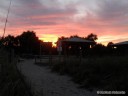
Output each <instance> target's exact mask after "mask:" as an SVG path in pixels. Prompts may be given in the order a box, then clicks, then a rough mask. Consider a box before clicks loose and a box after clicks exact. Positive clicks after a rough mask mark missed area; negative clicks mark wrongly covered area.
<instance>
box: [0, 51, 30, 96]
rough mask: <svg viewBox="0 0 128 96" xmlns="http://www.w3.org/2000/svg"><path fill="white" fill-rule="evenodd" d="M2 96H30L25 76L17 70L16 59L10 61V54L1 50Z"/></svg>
mask: <svg viewBox="0 0 128 96" xmlns="http://www.w3.org/2000/svg"><path fill="white" fill-rule="evenodd" d="M0 64H1V69H0V96H30V95H31V93H30V92H28V91H29V89H28V88H29V87H27V86H26V85H25V82H24V80H23V79H22V78H23V75H22V74H20V72H19V71H18V70H17V67H16V59H13V60H12V62H10V61H9V53H8V52H7V51H5V50H2V49H1V50H0Z"/></svg>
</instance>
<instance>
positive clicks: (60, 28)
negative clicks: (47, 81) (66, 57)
mask: <svg viewBox="0 0 128 96" xmlns="http://www.w3.org/2000/svg"><path fill="white" fill-rule="evenodd" d="M8 6H9V0H1V1H0V35H1V36H2V34H3V28H4V22H5V18H6V15H7V9H8ZM27 30H32V31H35V32H36V34H37V36H38V37H39V38H40V39H42V40H44V41H52V42H55V41H56V40H57V38H58V37H60V36H70V35H79V36H82V37H86V36H87V35H88V34H90V33H94V34H96V35H97V36H98V40H97V42H99V43H103V44H107V43H108V42H110V41H112V42H114V43H115V42H120V41H128V1H127V0H12V5H11V10H10V13H9V18H8V23H7V29H6V35H8V34H11V35H15V36H16V35H20V34H21V33H22V32H23V31H27Z"/></svg>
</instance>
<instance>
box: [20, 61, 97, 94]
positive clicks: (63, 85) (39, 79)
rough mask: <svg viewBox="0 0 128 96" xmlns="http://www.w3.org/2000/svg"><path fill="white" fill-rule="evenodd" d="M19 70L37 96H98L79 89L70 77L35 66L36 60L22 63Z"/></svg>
mask: <svg viewBox="0 0 128 96" xmlns="http://www.w3.org/2000/svg"><path fill="white" fill-rule="evenodd" d="M18 68H19V69H20V70H21V72H22V74H23V75H24V76H25V77H26V79H27V80H29V81H31V85H32V88H33V90H34V93H36V95H37V96H97V95H96V92H89V91H86V90H84V89H79V88H78V85H77V84H75V83H73V82H72V81H71V80H70V77H68V76H60V75H58V74H56V73H51V72H50V69H48V68H47V67H40V66H37V65H35V64H34V60H25V61H23V62H20V63H19V64H18Z"/></svg>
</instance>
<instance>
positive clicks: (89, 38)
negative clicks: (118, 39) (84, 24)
mask: <svg viewBox="0 0 128 96" xmlns="http://www.w3.org/2000/svg"><path fill="white" fill-rule="evenodd" d="M85 39H86V40H90V41H96V40H97V39H98V37H97V35H96V34H93V33H91V34H89V35H88V36H87V37H85Z"/></svg>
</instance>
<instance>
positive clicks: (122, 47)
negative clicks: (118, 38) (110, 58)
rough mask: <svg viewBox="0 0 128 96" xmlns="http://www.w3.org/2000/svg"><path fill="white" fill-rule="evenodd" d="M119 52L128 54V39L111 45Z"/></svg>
mask: <svg viewBox="0 0 128 96" xmlns="http://www.w3.org/2000/svg"><path fill="white" fill-rule="evenodd" d="M111 46H112V47H113V49H115V50H116V52H117V53H119V54H124V55H126V54H128V41H124V42H119V43H115V44H112V45H111Z"/></svg>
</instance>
